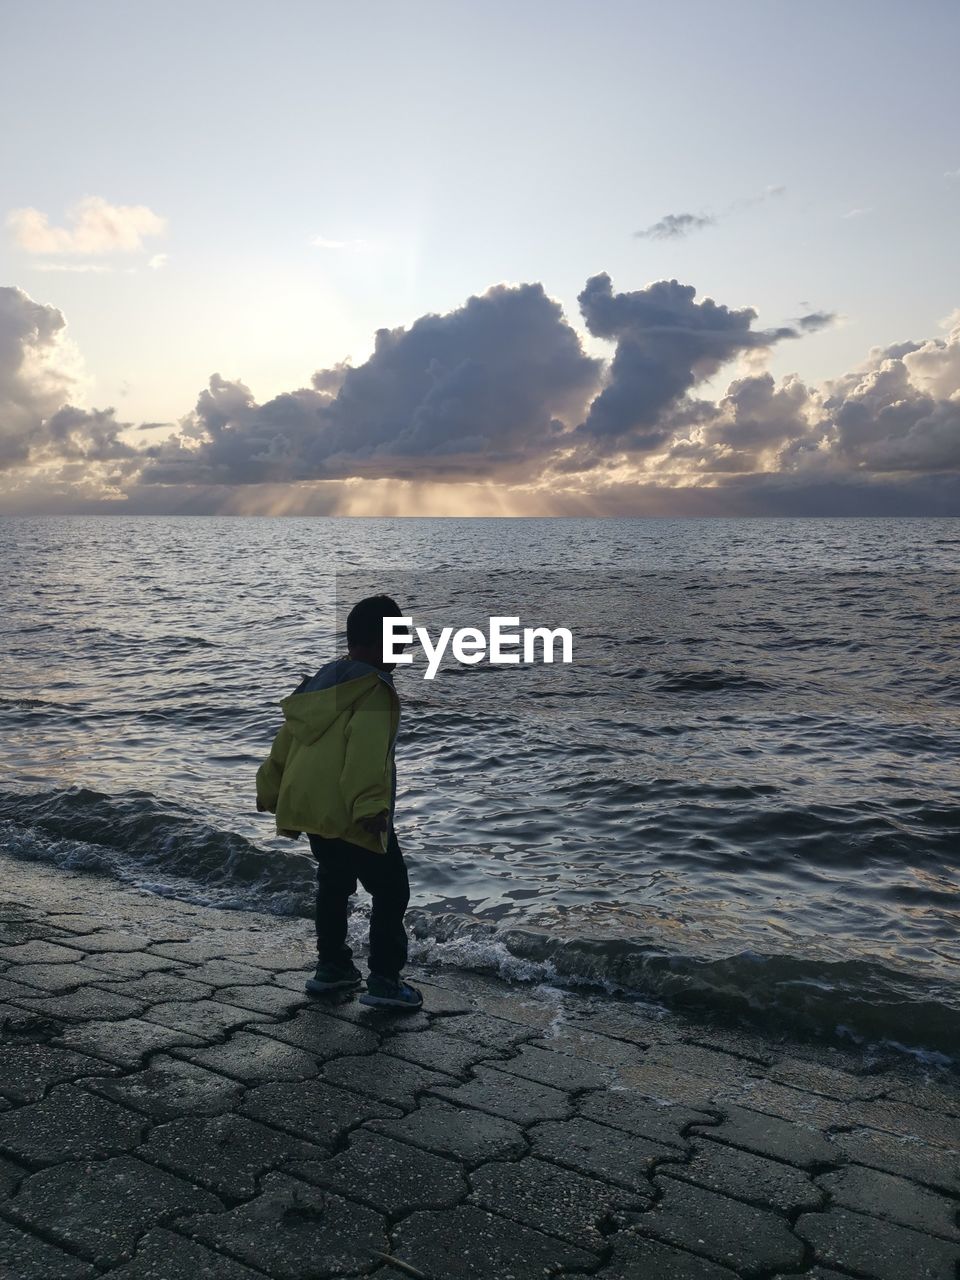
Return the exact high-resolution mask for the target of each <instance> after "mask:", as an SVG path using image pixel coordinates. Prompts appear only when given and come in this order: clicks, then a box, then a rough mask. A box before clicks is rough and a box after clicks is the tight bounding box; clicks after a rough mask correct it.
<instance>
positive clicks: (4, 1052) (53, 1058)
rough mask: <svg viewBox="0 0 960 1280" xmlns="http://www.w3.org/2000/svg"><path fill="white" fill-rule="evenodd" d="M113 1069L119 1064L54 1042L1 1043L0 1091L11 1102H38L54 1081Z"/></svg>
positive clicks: (92, 1074)
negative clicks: (63, 1047)
mask: <svg viewBox="0 0 960 1280" xmlns="http://www.w3.org/2000/svg"><path fill="white" fill-rule="evenodd" d="M111 1070H117V1068H111V1067H110V1066H108V1065H107V1063H104V1062H101V1061H99V1060H98V1059H97V1058H91V1057H88V1056H87V1055H86V1054H83V1053H73V1052H72V1051H71V1050H69V1049H58V1048H56V1047H54V1046H53V1045H48V1044H13V1045H0V1093H2V1094H3V1096H4V1097H5V1098H9V1099H10V1101H11V1102H37V1101H38V1100H39V1099H40V1098H42V1097H43V1095H44V1094H45V1093H46V1091H47V1090H48V1089H49V1088H50V1086H51V1085H55V1084H62V1083H64V1082H65V1081H67V1080H76V1079H79V1078H80V1077H81V1076H99V1075H104V1074H105V1073H107V1072H110V1071H111Z"/></svg>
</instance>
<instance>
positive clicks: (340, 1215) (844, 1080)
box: [0, 854, 960, 1280]
mask: <svg viewBox="0 0 960 1280" xmlns="http://www.w3.org/2000/svg"><path fill="white" fill-rule="evenodd" d="M0 857H2V854H0ZM6 866H7V868H8V874H7V877H6V883H7V884H8V885H13V886H15V893H14V896H15V897H16V899H17V900H16V901H10V900H7V901H0V1278H2V1280H93V1277H95V1276H97V1277H99V1276H106V1277H113V1276H116V1277H120V1278H121V1280H252V1278H253V1277H261V1278H263V1277H272V1280H311V1278H312V1277H316V1278H317V1280H321V1278H322V1280H332V1278H333V1277H341V1276H342V1277H348V1276H354V1275H358V1276H359V1275H364V1276H367V1275H369V1276H371V1277H375V1278H376V1280H418V1277H425V1278H426V1280H469V1278H470V1277H480V1276H483V1277H484V1280H487V1277H495V1278H496V1280H508V1278H510V1280H544V1277H545V1276H547V1275H559V1274H563V1275H568V1276H571V1277H574V1276H576V1277H581V1278H583V1280H586V1277H587V1276H591V1277H597V1280H730V1278H731V1277H738V1278H739V1280H787V1278H788V1277H791V1276H792V1277H797V1278H798V1280H799V1277H804V1280H851V1278H852V1277H858V1278H859V1280H941V1278H942V1280H958V1275H960V1272H958V1266H960V1232H958V1226H957V1220H958V1210H960V1081H958V1078H957V1077H956V1076H955V1075H951V1074H949V1073H948V1072H946V1071H940V1070H937V1069H935V1068H932V1067H929V1066H927V1067H924V1068H922V1069H921V1068H917V1067H915V1066H913V1065H912V1064H910V1063H909V1062H907V1061H900V1060H897V1059H896V1058H895V1056H894V1055H892V1054H889V1053H885V1054H884V1056H883V1057H882V1058H881V1059H879V1060H878V1059H877V1058H876V1057H874V1058H873V1059H869V1058H867V1057H866V1056H858V1055H857V1053H856V1052H854V1051H853V1050H851V1049H849V1048H846V1049H845V1048H842V1047H840V1046H834V1047H829V1046H823V1045H812V1044H809V1043H803V1042H801V1041H799V1040H794V1041H790V1040H787V1039H786V1037H782V1038H781V1039H779V1040H774V1039H772V1038H769V1037H764V1036H763V1034H762V1033H761V1032H759V1031H757V1030H755V1029H751V1028H745V1027H724V1026H720V1025H712V1024H707V1023H705V1022H699V1023H698V1022H696V1021H694V1020H692V1019H690V1018H681V1017H679V1016H672V1015H668V1014H666V1013H665V1012H664V1011H657V1010H656V1009H653V1008H652V1007H651V1006H649V1005H645V1004H643V1003H641V1002H635V1001H630V1000H626V999H614V998H612V997H609V996H606V995H603V994H601V993H599V992H597V993H591V992H587V991H585V990H584V989H582V988H578V989H577V990H576V991H565V990H561V989H559V988H557V987H533V986H530V985H524V984H512V983H507V982H503V981H500V980H499V979H498V978H496V977H494V976H492V975H490V974H474V973H470V972H468V971H465V970H455V969H447V968H440V967H438V966H435V965H434V966H430V967H424V966H419V967H418V966H417V965H411V966H409V968H408V977H409V978H410V980H411V981H412V982H414V983H415V984H416V985H419V986H420V988H421V990H422V991H423V993H424V1007H423V1008H422V1009H421V1010H419V1011H417V1012H416V1013H412V1014H407V1013H403V1012H396V1011H386V1010H377V1009H370V1008H367V1007H366V1006H363V1005H360V1004H359V1003H358V1002H357V1000H356V998H355V997H356V993H355V992H353V993H342V992H341V993H338V994H336V995H334V996H328V997H322V998H316V997H311V996H309V995H308V993H306V992H305V990H304V986H303V983H304V979H305V977H306V976H307V974H308V973H309V972H310V970H311V968H312V964H313V959H314V951H313V938H312V933H311V929H310V925H309V922H307V921H302V920H296V919H280V918H273V917H267V916H262V915H258V914H256V913H241V912H226V911H218V910H214V909H208V908H201V907H196V906H192V905H190V904H186V903H180V902H177V901H175V900H172V899H167V898H164V899H159V898H153V897H151V896H150V895H148V894H144V893H135V892H132V891H129V890H126V889H124V888H122V887H120V886H118V885H116V884H115V883H112V882H110V881H108V880H105V879H101V878H98V877H89V876H86V875H84V874H83V873H78V872H73V871H68V870H66V869H64V868H56V869H53V868H49V867H44V866H42V865H37V864H22V863H9V864H6ZM358 961H359V962H360V963H361V966H362V961H363V957H362V955H361V956H358Z"/></svg>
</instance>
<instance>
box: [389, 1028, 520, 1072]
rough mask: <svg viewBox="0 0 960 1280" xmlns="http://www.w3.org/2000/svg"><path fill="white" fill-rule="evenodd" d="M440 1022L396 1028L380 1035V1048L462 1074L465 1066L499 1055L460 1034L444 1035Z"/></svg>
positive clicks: (428, 1065)
mask: <svg viewBox="0 0 960 1280" xmlns="http://www.w3.org/2000/svg"><path fill="white" fill-rule="evenodd" d="M442 1026H443V1023H442V1022H438V1023H437V1024H436V1028H433V1029H431V1030H429V1031H411V1032H403V1031H396V1032H394V1033H393V1034H392V1035H385V1036H384V1037H383V1044H382V1046H381V1052H383V1053H388V1054H392V1055H394V1056H395V1057H398V1058H405V1059H406V1061H408V1062H417V1063H419V1064H420V1065H421V1066H423V1067H430V1068H431V1069H432V1070H434V1071H442V1072H444V1074H446V1075H450V1076H460V1075H463V1074H464V1072H465V1071H466V1070H467V1068H468V1067H471V1066H473V1065H474V1064H475V1063H477V1062H483V1061H488V1060H491V1059H493V1058H495V1057H498V1056H499V1055H498V1054H497V1051H496V1050H495V1049H489V1048H487V1047H486V1046H485V1045H482V1044H476V1043H475V1042H474V1041H472V1040H463V1039H461V1038H460V1036H446V1035H444V1034H443V1031H442V1030H440V1029H439V1028H441V1027H442Z"/></svg>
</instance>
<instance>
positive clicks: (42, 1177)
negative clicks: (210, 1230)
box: [6, 1156, 222, 1266]
mask: <svg viewBox="0 0 960 1280" xmlns="http://www.w3.org/2000/svg"><path fill="white" fill-rule="evenodd" d="M201 1206H202V1207H203V1208H209V1209H211V1210H219V1209H221V1208H222V1205H221V1203H220V1201H219V1200H217V1199H216V1198H215V1197H214V1196H212V1195H209V1194H208V1193H207V1192H205V1191H201V1190H200V1189H199V1188H198V1187H194V1186H192V1185H191V1184H190V1183H189V1182H184V1181H183V1179H182V1178H177V1177H175V1176H174V1175H173V1174H169V1173H166V1172H164V1171H163V1170H162V1169H154V1168H152V1167H151V1166H150V1165H148V1164H145V1163H144V1162H143V1161H142V1160H136V1159H134V1158H133V1157H131V1156H121V1157H118V1158H117V1159H113V1160H103V1161H95V1162H94V1163H90V1164H75V1163H70V1164H59V1165H56V1166H55V1167H54V1168H52V1169H44V1170H42V1172H40V1173H35V1174H33V1176H32V1177H29V1178H27V1179H26V1180H25V1181H24V1182H23V1183H22V1184H21V1185H20V1188H19V1189H18V1191H17V1192H16V1194H15V1195H14V1196H11V1198H10V1199H9V1200H8V1201H7V1206H6V1207H7V1209H8V1211H9V1213H10V1214H11V1216H12V1217H13V1218H14V1219H15V1220H16V1221H18V1222H19V1223H21V1224H25V1225H27V1226H31V1227H34V1228H35V1229H39V1230H40V1231H42V1232H44V1233H46V1234H49V1235H51V1236H53V1237H54V1238H55V1239H56V1240H57V1241H58V1242H59V1243H60V1244H62V1245H65V1246H67V1247H68V1248H72V1249H75V1250H76V1251H77V1252H78V1253H80V1254H81V1255H82V1256H83V1257H85V1258H87V1259H89V1260H90V1261H91V1262H94V1263H96V1264H97V1265H98V1266H109V1265H110V1264H111V1263H114V1262H123V1261H124V1260H125V1259H126V1258H128V1257H129V1256H130V1255H131V1253H132V1252H133V1249H134V1247H135V1245H136V1242H137V1240H138V1239H139V1237H140V1236H141V1235H142V1234H143V1233H144V1232H145V1231H147V1230H148V1229H149V1228H150V1227H152V1226H154V1225H156V1224H157V1223H158V1222H159V1221H161V1220H162V1219H164V1218H166V1217H168V1216H170V1215H172V1214H175V1213H177V1212H179V1213H186V1212H196V1210H197V1209H198V1208H199V1207H201Z"/></svg>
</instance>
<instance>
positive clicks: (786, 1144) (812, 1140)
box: [693, 1106, 837, 1169]
mask: <svg viewBox="0 0 960 1280" xmlns="http://www.w3.org/2000/svg"><path fill="white" fill-rule="evenodd" d="M723 1114H724V1118H723V1119H722V1120H721V1122H720V1123H719V1124H718V1125H715V1126H713V1127H711V1128H707V1127H706V1126H703V1125H695V1126H694V1129H693V1133H694V1134H695V1135H697V1136H702V1137H704V1138H709V1139H710V1140H711V1141H717V1142H723V1143H729V1145H731V1146H734V1147H742V1148H743V1149H744V1150H746V1151H753V1152H755V1153H756V1154H757V1155H761V1156H771V1157H772V1158H773V1159H774V1160H782V1161H783V1162H784V1163H785V1164H794V1165H796V1166H797V1167H798V1168H800V1169H814V1168H816V1167H817V1166H819V1165H831V1164H836V1163H837V1150H836V1148H835V1147H833V1146H831V1145H830V1143H829V1142H828V1141H827V1139H826V1138H825V1137H824V1136H823V1134H822V1133H818V1132H816V1131H815V1130H813V1129H809V1128H806V1127H805V1126H804V1125H799V1124H792V1123H791V1122H790V1121H789V1120H781V1119H779V1118H778V1117H777V1116H769V1115H765V1114H763V1113H762V1112H759V1111H749V1110H746V1109H744V1108H743V1107H733V1106H727V1107H724V1109H723Z"/></svg>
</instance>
